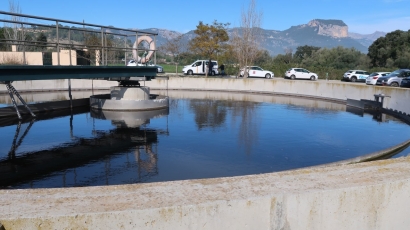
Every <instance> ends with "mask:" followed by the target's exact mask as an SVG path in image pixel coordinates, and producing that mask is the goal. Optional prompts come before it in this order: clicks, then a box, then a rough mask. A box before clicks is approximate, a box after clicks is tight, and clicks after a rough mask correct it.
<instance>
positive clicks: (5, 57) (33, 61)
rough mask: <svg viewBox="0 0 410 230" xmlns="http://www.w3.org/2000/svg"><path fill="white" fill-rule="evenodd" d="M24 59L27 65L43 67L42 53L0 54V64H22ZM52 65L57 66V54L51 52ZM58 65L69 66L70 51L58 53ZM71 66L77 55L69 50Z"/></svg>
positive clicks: (75, 62)
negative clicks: (12, 61) (10, 62)
mask: <svg viewBox="0 0 410 230" xmlns="http://www.w3.org/2000/svg"><path fill="white" fill-rule="evenodd" d="M24 56H25V58H26V63H27V65H43V53H42V52H24V53H23V52H0V64H1V63H4V62H6V63H7V62H8V61H10V60H16V61H18V62H20V63H23V60H24V59H23V58H24ZM52 61H53V65H58V59H57V52H52ZM60 65H70V51H69V50H61V51H60ZM71 65H77V53H76V51H75V50H71Z"/></svg>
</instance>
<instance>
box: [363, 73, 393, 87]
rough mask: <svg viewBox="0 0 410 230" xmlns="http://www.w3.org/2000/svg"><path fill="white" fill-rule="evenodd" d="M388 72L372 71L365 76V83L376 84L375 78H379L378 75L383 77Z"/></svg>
mask: <svg viewBox="0 0 410 230" xmlns="http://www.w3.org/2000/svg"><path fill="white" fill-rule="evenodd" d="M389 73H390V72H374V73H372V74H370V75H369V76H368V77H367V78H366V84H368V85H376V82H377V79H379V77H384V76H386V75H388V74H389Z"/></svg>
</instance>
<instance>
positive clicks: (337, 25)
mask: <svg viewBox="0 0 410 230" xmlns="http://www.w3.org/2000/svg"><path fill="white" fill-rule="evenodd" d="M237 29H240V28H230V29H228V30H227V32H228V34H229V35H231V34H232V33H233V31H234V30H237ZM140 30H141V29H140ZM260 30H261V40H260V44H261V48H262V49H265V50H267V51H268V52H269V53H270V54H271V55H277V54H284V53H286V52H289V50H291V51H293V52H295V51H296V48H297V47H298V46H304V45H310V46H318V47H322V48H334V47H337V46H343V47H346V48H355V49H357V50H359V51H360V52H363V53H367V52H368V47H369V46H370V45H371V44H372V43H373V42H374V41H375V40H376V39H377V38H379V37H382V36H385V35H386V33H385V32H381V31H375V32H374V33H371V34H360V33H353V32H349V30H348V25H347V24H346V23H344V22H343V21H342V20H338V19H313V20H310V21H309V22H308V23H306V24H301V25H296V26H291V27H290V28H288V29H286V30H283V31H280V30H273V29H263V28H260ZM143 31H149V32H158V37H157V46H158V47H160V46H162V45H164V44H166V41H167V40H170V39H173V38H175V37H177V36H180V35H182V37H183V38H182V41H183V43H185V45H186V44H187V43H188V42H189V40H191V39H192V38H194V37H195V33H194V32H193V31H194V30H191V31H188V32H187V33H180V32H177V31H173V30H167V29H158V28H147V29H143Z"/></svg>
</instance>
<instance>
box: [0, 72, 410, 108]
mask: <svg viewBox="0 0 410 230" xmlns="http://www.w3.org/2000/svg"><path fill="white" fill-rule="evenodd" d="M117 85H118V82H116V81H104V80H77V79H72V80H71V88H72V90H79V89H92V88H93V89H109V88H110V87H111V86H117ZM141 85H142V86H144V85H145V86H148V87H150V88H151V89H167V88H168V89H171V90H182V89H188V90H215V91H241V92H255V93H272V94H285V95H286V94H292V95H300V96H304V97H317V98H330V99H338V100H343V101H345V100H346V99H347V98H350V99H356V100H360V99H367V100H374V94H385V95H386V96H390V97H386V98H385V100H384V108H387V109H392V110H397V111H401V112H403V113H406V114H410V104H409V103H408V101H407V98H410V90H409V89H406V88H394V87H382V86H373V85H366V84H364V83H347V82H341V81H324V80H320V81H308V80H294V81H292V80H286V79H254V78H252V79H235V78H190V77H171V78H169V80H166V79H161V78H157V79H155V80H152V81H146V82H142V83H141ZM13 86H14V87H15V88H16V89H17V90H18V91H19V92H23V91H27V90H28V91H48V90H67V89H68V80H44V81H43V80H39V81H19V82H13ZM0 92H3V93H4V92H7V89H6V86H5V85H2V84H0Z"/></svg>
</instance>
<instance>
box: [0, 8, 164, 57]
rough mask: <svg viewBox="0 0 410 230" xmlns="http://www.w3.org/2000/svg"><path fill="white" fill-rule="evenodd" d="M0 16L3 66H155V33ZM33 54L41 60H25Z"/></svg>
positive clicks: (22, 15) (37, 17)
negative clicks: (138, 63) (136, 62)
mask: <svg viewBox="0 0 410 230" xmlns="http://www.w3.org/2000/svg"><path fill="white" fill-rule="evenodd" d="M0 15H3V16H4V17H3V18H6V19H0V22H3V23H4V26H3V28H0V51H2V52H3V55H0V56H3V58H1V57H0V64H3V65H4V64H6V65H7V64H9V65H14V64H23V65H27V64H32V63H35V64H37V65H38V64H39V63H40V62H41V63H42V65H50V64H53V65H126V60H129V59H137V60H139V61H141V62H148V61H150V62H151V63H154V64H156V48H155V42H156V36H157V35H158V34H157V33H151V32H146V31H138V30H130V29H123V28H117V27H112V26H102V25H96V24H90V23H84V22H74V21H68V20H62V19H54V18H45V17H39V16H32V15H25V14H17V13H11V12H5V11H0ZM0 17H1V16H0ZM7 18H8V19H7ZM9 52H14V53H15V54H13V55H10V54H8V53H9ZM33 53H39V55H40V57H39V59H41V61H28V59H30V55H34V54H33ZM51 53H52V54H51ZM63 55H66V56H68V61H64V60H62V57H63ZM6 56H7V57H6ZM4 57H6V58H4ZM10 57H11V58H10ZM13 57H14V58H13ZM9 59H11V60H9Z"/></svg>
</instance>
